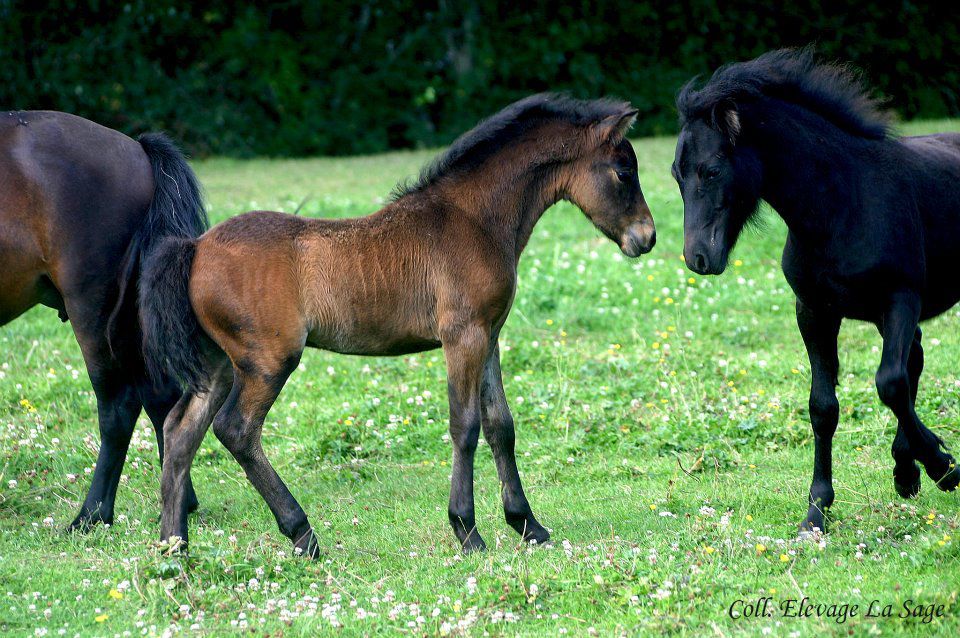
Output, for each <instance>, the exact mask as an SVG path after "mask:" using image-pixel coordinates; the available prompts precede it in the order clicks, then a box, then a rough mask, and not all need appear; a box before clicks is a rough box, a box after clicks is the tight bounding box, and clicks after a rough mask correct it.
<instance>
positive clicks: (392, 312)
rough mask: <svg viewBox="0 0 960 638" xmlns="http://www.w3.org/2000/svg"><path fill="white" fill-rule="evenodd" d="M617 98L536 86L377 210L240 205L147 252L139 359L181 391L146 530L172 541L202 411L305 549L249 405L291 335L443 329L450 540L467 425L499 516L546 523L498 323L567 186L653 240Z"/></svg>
mask: <svg viewBox="0 0 960 638" xmlns="http://www.w3.org/2000/svg"><path fill="white" fill-rule="evenodd" d="M635 117H636V111H635V110H634V109H633V108H631V107H630V105H629V104H627V103H624V102H617V101H611V100H595V101H579V100H574V99H571V98H567V97H562V96H557V95H552V94H546V95H535V96H532V97H529V98H526V99H524V100H521V101H519V102H516V103H514V104H512V105H511V106H509V107H507V108H506V109H504V110H503V111H501V112H500V113H498V114H496V115H495V116H493V117H492V118H490V119H488V120H486V121H484V122H482V123H481V124H479V125H478V126H477V127H476V128H474V129H473V130H471V131H470V132H468V133H466V134H465V135H463V136H462V137H461V138H459V139H458V140H457V141H456V142H454V144H453V145H452V146H451V147H450V149H449V150H448V151H447V152H446V153H444V154H443V155H441V156H440V157H439V158H438V159H437V160H436V161H435V162H434V163H433V164H432V165H431V166H430V167H428V168H427V169H426V170H425V171H424V172H423V174H422V175H421V177H420V179H419V181H418V182H417V183H416V184H414V185H412V186H407V187H403V188H401V189H399V190H398V192H397V193H395V196H394V200H393V201H392V202H391V203H390V204H388V205H387V206H386V207H384V208H383V209H382V210H380V211H379V212H376V213H374V214H372V215H370V216H367V217H362V218H358V219H346V220H325V219H304V218H300V217H293V216H290V215H285V214H282V213H273V212H251V213H246V214H244V215H240V216H238V217H235V218H233V219H230V220H228V221H225V222H223V223H222V224H220V225H218V226H216V227H214V228H213V229H211V230H210V231H209V232H207V233H206V234H205V235H203V236H202V237H200V238H199V239H198V240H175V241H168V242H166V243H165V244H164V245H163V246H161V247H160V248H159V249H158V250H157V251H156V253H154V255H153V257H152V258H151V259H150V260H149V261H148V263H147V265H146V268H145V271H144V279H143V285H142V286H141V291H140V298H141V303H142V304H143V306H142V317H141V320H142V323H143V326H144V333H145V339H146V343H147V353H148V359H149V360H150V361H152V363H153V364H154V365H156V366H157V367H158V368H160V369H166V370H169V371H170V372H172V373H173V374H174V375H176V376H178V377H179V378H180V379H181V380H182V381H183V382H184V384H185V385H186V386H187V392H186V394H185V395H184V397H183V398H182V399H181V400H180V402H179V403H177V405H176V406H175V407H174V409H173V411H172V412H171V414H170V417H169V418H168V421H167V423H166V424H165V430H164V432H165V439H166V441H165V442H166V459H165V461H164V464H163V480H162V494H163V520H162V531H161V538H162V539H163V540H174V541H176V540H178V539H179V541H180V542H185V540H186V538H187V516H186V514H187V506H188V501H187V499H186V491H185V488H186V486H187V485H188V480H189V476H190V465H191V462H192V460H193V457H194V455H195V453H196V451H197V448H198V447H199V445H200V441H201V439H202V438H203V436H204V433H205V432H206V430H207V428H208V426H209V425H210V424H211V422H212V423H213V430H214V433H215V434H216V436H217V438H218V439H219V440H220V441H221V442H222V443H223V444H224V445H225V446H226V447H227V449H228V450H229V451H230V452H231V453H232V454H233V456H234V457H235V458H236V459H237V461H238V462H239V463H240V465H241V466H242V467H243V469H244V471H245V472H246V475H247V477H248V478H249V479H250V482H251V483H253V485H254V486H255V487H256V488H257V490H258V491H259V492H260V494H261V495H262V496H263V498H264V500H265V501H266V502H267V504H268V505H269V506H270V509H271V511H272V512H273V514H274V516H275V517H276V519H277V523H278V525H279V527H280V530H281V531H282V532H283V534H284V535H286V536H287V537H289V538H290V539H292V540H293V542H294V544H295V547H296V548H297V549H298V550H300V551H302V552H304V553H306V554H309V555H311V556H314V557H315V556H317V555H318V546H317V540H316V537H315V536H314V533H313V530H312V529H311V527H310V523H309V522H308V521H307V516H306V514H305V513H304V511H303V509H302V508H301V507H300V504H299V503H297V501H296V499H294V497H293V496H292V495H291V494H290V492H289V490H288V489H287V487H286V486H285V485H284V483H283V481H282V480H281V479H280V477H279V476H278V475H277V472H276V471H275V470H274V468H273V467H272V466H271V464H270V462H269V461H268V460H267V457H266V456H265V455H264V451H263V447H262V445H261V428H262V425H263V421H264V418H265V416H266V414H267V412H268V410H270V407H271V406H272V405H273V402H274V401H275V400H276V398H277V395H278V394H279V393H280V390H281V388H283V385H284V383H285V382H286V380H287V377H288V376H289V375H290V373H291V372H292V371H293V370H294V369H295V368H296V367H297V364H298V362H299V361H300V356H301V354H302V352H303V349H304V348H305V347H307V346H311V347H315V348H322V349H324V350H330V351H333V352H341V353H345V354H361V355H400V354H405V353H410V352H419V351H424V350H430V349H434V348H438V347H443V350H444V356H445V358H446V365H447V377H448V381H447V385H448V393H449V403H450V434H451V439H452V441H453V472H452V474H453V477H452V484H451V488H450V506H449V517H450V523H451V525H452V526H453V530H454V532H455V533H456V536H457V539H458V540H459V541H460V544H461V546H462V548H463V549H464V550H465V551H470V550H475V549H482V548H483V547H484V542H483V539H482V538H481V537H480V534H479V533H478V532H477V530H476V525H475V518H474V499H473V458H474V452H475V450H476V448H477V441H478V437H479V434H480V431H481V429H482V430H483V434H484V437H485V438H486V440H487V442H488V443H489V444H490V448H491V450H492V451H493V455H494V458H495V461H496V466H497V472H498V474H499V478H500V481H501V483H502V496H503V508H504V512H505V514H506V520H507V522H508V523H509V524H510V526H511V527H513V528H514V529H515V530H516V531H517V532H518V533H520V534H521V535H522V537H523V539H524V540H526V541H536V542H539V543H543V542H545V541H547V540H548V539H549V537H550V536H549V533H548V532H547V530H546V529H544V528H543V526H542V525H540V523H539V522H537V519H536V518H535V517H534V515H533V512H532V511H531V509H530V504H529V503H528V502H527V498H526V496H525V495H524V491H523V486H522V485H521V483H520V476H519V474H518V473H517V462H516V458H515V455H514V423H513V418H512V416H511V414H510V409H509V408H508V406H507V401H506V398H505V396H504V392H503V382H502V379H501V374H500V357H499V351H498V347H497V336H498V334H499V332H500V328H501V327H502V326H503V323H504V321H505V320H506V318H507V314H508V313H509V311H510V307H511V305H512V303H513V297H514V293H515V291H516V281H517V261H518V259H519V257H520V253H521V251H522V250H523V248H524V246H525V245H526V243H527V240H528V239H529V238H530V234H531V232H532V230H533V227H534V224H536V223H537V221H538V220H539V219H540V217H541V215H542V214H543V212H544V211H545V210H546V209H547V208H549V207H550V206H551V205H553V204H554V203H556V202H557V201H559V200H561V199H567V200H570V201H572V202H573V203H574V204H576V205H577V206H578V207H579V208H580V209H581V210H582V211H583V212H584V213H585V215H586V216H587V217H588V218H589V219H590V220H591V221H592V222H593V223H594V224H595V225H596V227H597V228H599V229H600V231H601V232H602V233H603V234H604V235H606V236H607V237H609V238H610V239H612V240H613V241H615V242H617V243H618V244H619V246H620V248H621V250H622V251H623V252H624V253H625V254H627V255H628V256H631V257H636V256H638V255H640V254H642V253H645V252H647V251H649V250H650V249H651V248H652V247H653V244H654V242H655V237H656V235H655V231H654V225H653V219H652V217H651V215H650V210H649V209H648V208H647V205H646V203H645V202H644V198H643V194H642V193H641V190H640V183H639V181H638V179H637V160H636V156H635V155H634V152H633V148H632V147H631V145H630V143H629V142H628V141H626V140H625V139H624V135H625V133H626V131H627V130H628V129H629V128H630V126H631V125H632V123H633V121H634V119H635Z"/></svg>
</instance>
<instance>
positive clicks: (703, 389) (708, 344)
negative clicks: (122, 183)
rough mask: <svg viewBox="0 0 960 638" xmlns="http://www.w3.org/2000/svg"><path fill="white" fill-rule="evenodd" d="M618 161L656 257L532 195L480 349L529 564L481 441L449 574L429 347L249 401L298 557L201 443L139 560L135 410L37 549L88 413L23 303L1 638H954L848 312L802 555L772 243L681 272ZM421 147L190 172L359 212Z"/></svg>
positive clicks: (787, 324)
mask: <svg viewBox="0 0 960 638" xmlns="http://www.w3.org/2000/svg"><path fill="white" fill-rule="evenodd" d="M905 128H906V129H907V130H908V131H909V132H922V131H934V130H960V122H957V121H952V122H927V123H918V124H911V125H907V126H906V127H905ZM636 149H637V155H638V156H639V158H640V175H641V182H642V184H643V188H644V192H645V193H646V196H647V199H648V202H649V203H650V207H651V209H652V210H653V212H654V215H655V217H656V220H657V225H658V231H659V232H658V235H659V237H660V242H659V244H658V246H657V248H656V250H655V251H654V252H653V253H652V254H651V255H647V256H644V257H643V258H641V259H639V260H637V261H630V260H628V259H626V258H624V257H622V256H621V255H620V253H619V251H618V250H617V247H616V246H614V245H613V244H611V243H610V242H608V241H606V240H604V239H603V238H601V237H599V236H598V233H597V232H596V231H594V230H593V229H592V227H591V226H590V224H589V223H588V222H587V221H586V220H585V219H583V218H582V216H581V215H580V213H579V212H577V211H576V210H575V209H574V208H573V207H571V206H569V205H565V204H564V205H559V206H557V207H556V208H555V209H553V210H551V211H550V212H549V213H548V214H547V215H546V216H545V217H544V219H543V221H542V222H541V223H540V225H539V226H538V227H537V228H536V230H535V232H534V236H533V238H532V240H531V242H530V246H529V248H528V249H527V252H526V254H525V255H524V257H523V259H522V260H521V263H520V281H519V290H518V293H517V299H516V303H515V306H514V310H513V313H512V315H511V317H510V320H509V322H508V324H507V326H506V327H505V328H504V330H503V333H502V343H503V346H504V347H503V348H502V349H503V369H504V378H505V385H506V390H507V394H508V397H509V399H510V402H511V406H512V408H513V411H514V414H515V416H516V418H517V424H518V426H517V427H518V453H519V455H520V460H519V463H520V468H521V472H522V476H523V478H524V481H525V484H526V486H527V491H528V495H529V497H530V500H531V502H532V504H533V507H534V511H535V512H536V513H537V515H538V517H539V518H540V520H541V521H542V522H543V523H544V524H545V525H546V526H547V527H549V528H550V529H551V530H552V532H553V538H554V543H553V545H552V546H548V547H537V548H530V547H518V545H517V541H518V538H517V536H516V535H515V534H514V533H513V532H512V530H510V529H509V528H508V527H507V525H506V523H505V522H504V521H503V518H502V514H501V511H500V506H499V498H498V485H497V481H496V474H495V470H494V467H493V463H492V460H491V458H490V454H489V451H488V448H486V447H485V446H482V447H481V449H480V453H479V454H478V462H477V513H478V525H479V528H480V531H481V533H483V534H484V536H485V538H486V540H487V542H488V544H489V545H490V550H489V551H487V552H486V553H484V554H481V555H473V556H468V557H461V556H460V554H459V552H458V548H457V546H456V543H455V540H454V537H453V534H452V532H451V531H450V529H449V527H448V524H447V521H446V518H447V517H446V499H447V490H448V481H449V459H450V447H449V443H448V442H447V441H446V440H445V436H444V435H445V431H446V415H447V407H446V398H445V392H444V389H445V387H446V386H445V378H444V369H443V359H442V354H441V353H440V352H439V351H436V352H430V353H425V354H421V355H417V356H407V357H399V358H393V359H388V358H384V359H365V358H351V357H345V356H338V355H332V354H328V353H324V352H317V351H310V352H307V353H306V355H305V356H304V358H303V363H302V366H301V369H300V370H299V371H298V372H296V373H295V374H294V375H293V376H292V378H291V379H290V381H289V383H288V384H287V386H286V388H285V389H284V391H283V394H282V395H281V397H280V399H279V401H278V402H277V404H276V406H275V407H274V409H273V411H272V412H271V413H270V415H269V417H268V421H267V426H266V428H265V445H266V447H267V453H268V455H269V456H270V457H271V459H272V460H273V462H274V463H275V465H276V467H277V469H278V471H279V472H280V474H281V475H282V476H283V477H284V478H285V480H286V481H287V483H288V485H289V486H290V488H291V490H292V491H293V492H294V494H295V495H296V496H297V498H298V499H299V500H300V502H301V503H302V504H303V505H304V507H305V509H306V510H307V512H308V514H309V515H310V517H311V520H312V521H313V523H314V525H315V527H316V529H317V531H318V535H319V538H320V541H321V544H322V545H323V547H324V556H323V558H322V559H321V560H319V561H317V562H308V561H305V560H302V559H298V558H295V557H293V556H291V551H290V550H291V547H290V545H289V543H288V542H287V540H286V539H285V538H284V537H283V536H281V535H280V534H279V532H278V531H277V529H276V526H275V524H274V521H273V519H272V517H271V516H270V514H269V511H268V510H267V508H266V506H265V505H264V503H263V502H262V500H261V499H260V497H259V496H258V495H257V494H256V493H255V491H254V490H253V489H252V487H251V486H250V485H249V484H248V483H247V482H246V480H245V478H244V476H243V473H242V471H241V470H240V468H239V466H238V465H237V464H236V463H235V462H234V461H233V460H232V458H230V456H229V455H228V454H227V453H226V452H225V450H224V449H223V448H222V447H221V446H220V445H219V443H218V442H217V441H216V440H215V438H214V437H212V436H209V437H207V439H206V441H205V444H204V446H203V447H202V448H201V451H200V453H199V455H198V457H197V462H196V464H195V466H194V473H193V476H194V480H195V483H196V486H197V492H198V494H199V496H200V500H201V510H200V512H199V514H198V515H195V516H193V517H192V518H191V533H192V541H193V547H192V552H191V555H190V557H189V558H177V557H167V556H164V555H162V554H161V553H160V552H159V551H158V549H157V547H156V540H157V539H158V534H159V526H158V513H159V493H158V478H159V468H158V462H157V459H156V446H155V442H154V440H153V434H152V431H151V430H150V428H149V426H148V424H147V422H146V421H145V419H141V421H140V423H139V424H138V427H137V432H136V435H135V440H134V443H133V445H132V446H131V449H130V454H129V456H128V459H127V464H126V467H125V469H124V475H123V479H122V483H121V486H120V492H119V497H118V499H117V512H118V514H121V516H119V517H118V520H117V521H116V523H115V525H113V526H112V527H111V528H108V529H105V528H100V529H96V530H94V531H93V532H92V533H90V534H88V535H85V536H82V535H69V534H66V533H64V531H63V528H64V526H65V525H66V524H67V523H69V521H70V520H71V519H72V517H73V516H74V514H75V513H76V511H77V509H78V507H79V505H80V502H81V500H82V498H83V496H84V494H85V491H86V489H87V487H88V483H89V478H90V477H89V472H90V471H91V465H92V463H93V462H94V460H95V458H96V449H97V444H98V443H97V441H98V438H97V434H96V415H95V405H94V399H93V395H92V392H91V389H90V387H89V385H88V382H87V380H86V374H85V372H84V370H83V366H82V361H81V359H80V354H79V350H78V348H77V346H76V344H75V342H74V340H73V336H72V333H71V332H70V329H69V326H66V325H62V324H60V323H59V322H58V320H57V317H56V313H54V312H53V311H51V310H49V309H44V308H37V309H34V310H33V311H31V312H30V313H28V314H27V315H26V316H24V317H22V318H21V319H19V320H18V321H16V322H14V323H12V324H10V325H8V326H5V327H3V328H0V490H2V491H0V597H2V613H0V633H10V634H14V635H23V634H27V635H33V634H34V631H35V630H37V632H38V633H42V631H43V630H47V631H48V632H49V633H48V634H47V635H58V633H59V632H61V630H63V635H68V636H72V635H105V636H114V635H120V636H123V635H141V634H143V635H161V634H166V633H168V632H170V633H175V632H177V631H183V632H184V633H190V634H194V633H196V634H203V635H211V636H212V635H216V636H220V635H229V634H234V633H241V632H243V631H244V630H246V631H252V632H253V633H255V634H257V635H273V636H281V635H283V636H292V635H300V634H303V635H313V634H318V633H337V634H338V635H341V634H342V635H349V636H360V635H369V634H372V633H374V632H379V631H384V630H392V631H394V632H397V633H409V634H412V635H420V634H436V633H444V632H448V631H451V632H454V633H458V632H462V633H466V634H471V635H483V634H485V633H487V634H490V635H500V634H506V635H513V634H519V635H541V634H544V635H557V634H560V633H569V634H570V635H584V634H586V633H588V632H591V631H593V632H596V633H597V634H598V635H610V634H621V633H622V634H638V635H642V634H646V633H660V632H664V633H672V634H677V635H697V636H701V635H707V634H716V635H740V634H743V635H757V634H759V633H761V632H762V631H769V632H770V633H772V634H773V635H812V634H818V635H820V634H827V635H839V634H845V633H848V632H851V631H853V632H855V633H857V634H861V633H865V632H869V633H874V634H884V635H886V634H894V635H896V634H899V635H905V636H912V635H917V634H918V633H919V632H923V633H925V634H939V635H956V632H957V629H958V627H960V618H958V617H960V606H958V601H957V597H958V590H960V584H958V583H960V578H958V574H960V533H958V531H957V526H958V524H960V515H958V511H960V508H958V500H957V498H958V497H957V495H956V494H942V493H940V492H939V491H938V490H936V489H934V487H933V485H932V484H931V483H930V482H929V481H927V480H926V478H925V479H924V480H925V482H924V486H923V491H922V492H921V494H920V496H919V497H918V498H917V499H915V500H913V501H911V502H909V503H905V502H902V501H901V500H900V499H899V498H898V497H897V496H896V494H895V492H894V490H893V483H892V480H891V479H892V474H891V470H892V462H891V459H890V454H889V447H890V443H891V441H892V437H893V432H894V428H895V423H894V422H893V419H892V417H891V415H890V414H889V413H888V412H887V411H886V410H885V409H883V406H882V405H881V404H880V402H879V400H878V399H877V398H876V393H875V390H874V387H873V374H874V370H875V366H876V365H877V363H878V360H879V351H878V346H879V344H880V340H879V337H878V336H877V334H876V332H875V330H874V329H873V328H872V327H871V326H866V325H861V324H856V323H848V324H845V326H844V328H843V331H842V333H841V343H840V351H841V363H842V375H841V384H840V388H839V390H838V392H839V396H840V400H841V404H842V419H841V424H840V428H839V431H838V433H837V437H836V441H835V446H834V447H835V468H836V471H835V473H836V481H835V483H836V489H837V502H836V504H835V507H834V516H835V520H834V522H833V526H832V530H831V533H830V534H829V535H828V536H827V537H826V539H825V542H823V543H821V544H817V543H813V542H805V543H803V542H796V541H794V535H795V531H796V525H797V524H798V523H799V521H800V519H801V518H802V516H803V514H804V513H805V494H806V489H807V486H808V482H809V478H810V467H811V464H812V453H813V450H812V444H811V435H810V429H809V425H808V421H807V412H806V404H807V387H808V383H809V373H808V365H807V361H806V356H805V354H804V351H803V347H802V343H801V341H800V337H799V335H798V333H797V330H796V327H795V324H794V317H793V296H792V294H791V292H790V290H789V288H788V286H787V284H786V283H785V281H784V279H783V276H782V274H781V272H780V269H779V254H780V247H781V246H782V242H783V238H784V234H785V230H784V228H783V226H782V224H781V223H780V222H779V221H778V219H777V218H776V217H775V216H773V215H772V214H769V213H768V214H767V217H768V219H769V221H768V223H767V224H766V227H765V228H764V229H763V230H762V231H761V232H748V233H747V235H746V236H745V237H744V238H743V239H742V241H741V244H740V246H739V248H738V250H737V252H736V254H735V255H734V258H735V259H737V261H736V262H734V263H733V264H732V265H731V267H730V269H729V271H728V272H727V273H726V274H724V275H723V276H721V277H716V278H701V277H697V276H692V274H691V273H690V272H689V271H687V270H686V269H685V268H684V264H683V262H682V261H681V260H680V257H679V256H680V252H681V245H682V236H681V231H682V206H681V202H680V198H679V196H678V194H677V190H676V187H675V185H674V184H673V181H672V179H671V178H670V174H669V166H670V162H671V159H672V156H673V149H674V140H673V139H669V138H657V139H645V140H639V141H638V142H637V143H636ZM428 156H429V154H428V153H392V154H389V155H382V156H376V157H365V158H353V159H311V160H296V161H294V160H283V161H271V160H256V161H244V162H240V161H233V160H210V161H205V162H198V163H197V164H196V168H197V171H198V173H199V175H200V178H201V180H202V181H203V182H204V184H205V185H206V187H207V191H208V195H209V201H210V206H211V209H212V214H213V218H214V219H215V220H222V219H225V218H227V217H229V216H231V215H234V214H237V213H239V212H242V211H244V210H248V209H251V208H268V209H278V210H293V209H294V208H296V206H297V205H298V204H300V203H301V202H304V200H306V201H305V203H304V206H303V211H304V214H309V215H323V216H353V215H361V214H364V213H368V212H372V211H374V210H376V209H377V208H378V207H379V206H380V204H381V202H382V198H383V197H385V196H386V195H387V193H388V192H389V190H390V188H391V187H392V186H393V184H394V183H395V182H396V181H398V180H399V179H401V178H404V177H406V176H409V175H411V174H413V173H415V172H416V170H417V168H418V167H419V165H420V164H421V163H422V162H424V161H425V160H426V159H427V158H428ZM958 328H960V320H958V318H957V313H955V312H951V313H948V315H947V316H945V317H942V318H940V319H938V320H936V321H933V322H931V323H930V324H929V325H928V326H927V327H926V329H925V335H926V350H927V370H926V373H925V375H924V379H923V382H922V387H921V393H920V399H919V406H918V409H919V411H920V413H921V414H922V415H923V417H924V418H925V419H926V421H927V422H928V423H929V425H931V426H932V427H933V428H934V429H935V430H936V431H937V432H938V433H940V434H941V435H942V436H943V437H944V438H945V439H947V441H948V442H952V443H954V444H958V443H960V431H958V426H957V424H958V423H960V414H958V411H960V365H958V362H960V330H958ZM22 401H27V402H29V406H33V408H32V409H35V411H32V409H31V407H29V406H27V405H24V404H22V403H21V402H22ZM111 591H113V593H112V594H111ZM762 596H771V597H773V598H774V600H775V601H776V602H778V603H779V602H781V601H783V600H785V599H789V598H800V597H802V596H809V597H810V598H811V599H812V601H813V602H815V603H837V604H843V603H849V604H858V605H860V606H861V609H860V615H859V616H857V617H855V618H852V619H850V620H849V621H847V623H845V624H840V623H837V622H835V621H834V620H832V619H829V618H816V617H810V618H793V617H781V615H780V614H776V615H775V617H773V618H739V619H731V618H730V617H729V616H728V610H729V608H730V606H731V604H734V602H735V601H736V600H738V599H744V600H747V601H751V600H756V599H757V598H759V597H762ZM875 599H876V600H879V601H880V603H881V605H886V604H891V605H893V613H894V614H895V615H896V614H897V613H898V612H900V611H901V609H902V604H903V603H904V602H905V601H907V600H913V601H916V602H917V603H919V604H923V605H930V604H942V605H944V613H943V616H942V617H939V618H935V619H933V621H932V622H930V623H922V622H920V621H919V620H916V619H906V620H905V619H900V618H896V617H894V618H870V619H868V618H863V613H864V612H865V611H866V607H867V606H868V605H869V604H870V602H871V601H873V600H875ZM337 627H339V628H338V629H335V628H337ZM127 632H129V633H127Z"/></svg>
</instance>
